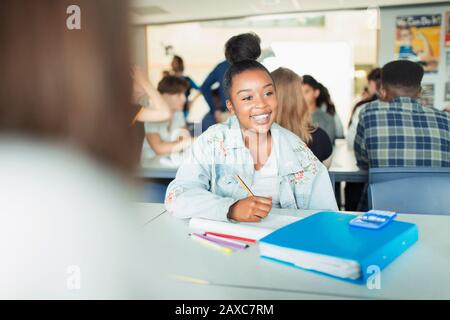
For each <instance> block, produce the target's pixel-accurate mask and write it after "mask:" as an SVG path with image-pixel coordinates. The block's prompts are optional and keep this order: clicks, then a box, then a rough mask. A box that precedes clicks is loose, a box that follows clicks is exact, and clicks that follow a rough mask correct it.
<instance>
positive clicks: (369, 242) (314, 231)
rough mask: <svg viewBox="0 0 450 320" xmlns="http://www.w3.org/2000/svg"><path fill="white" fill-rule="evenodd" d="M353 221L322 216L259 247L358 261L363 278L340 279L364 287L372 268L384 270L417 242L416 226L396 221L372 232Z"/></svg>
mask: <svg viewBox="0 0 450 320" xmlns="http://www.w3.org/2000/svg"><path fill="white" fill-rule="evenodd" d="M354 217H355V216H354V215H350V214H343V213H337V212H319V213H316V214H313V215H311V216H309V217H307V218H305V219H302V220H299V221H297V222H294V223H292V224H290V225H287V226H285V227H283V228H280V229H278V230H276V231H274V232H272V233H271V234H269V235H267V236H266V237H264V238H262V239H261V240H260V243H266V244H270V245H275V246H279V247H284V248H289V249H294V250H302V251H306V252H311V253H316V254H322V255H327V256H332V257H337V258H341V259H347V260H353V261H356V262H358V263H359V264H360V266H361V277H360V278H359V279H357V280H350V279H343V278H339V279H343V280H347V281H350V282H354V283H359V284H363V283H365V282H366V280H367V278H368V277H369V276H370V275H371V273H368V272H367V271H368V270H367V268H368V267H369V266H371V265H376V266H378V267H379V268H380V270H381V269H383V268H384V267H386V266H387V265H388V264H389V263H391V262H392V261H393V260H394V259H395V258H397V257H398V256H400V255H401V254H402V253H403V252H405V251H406V250H407V249H408V248H409V247H410V246H411V245H413V244H414V243H415V242H416V241H417V240H418V237H419V233H418V229H417V225H415V224H412V223H406V222H400V221H395V220H394V221H392V222H391V223H390V224H389V225H387V226H386V227H384V228H382V229H379V230H369V229H361V228H354V227H351V226H350V225H349V224H348V222H349V221H350V220H351V219H353V218H354ZM261 257H263V258H267V259H269V260H274V261H277V262H281V263H285V262H284V261H280V260H276V259H274V258H271V257H265V256H261ZM289 265H292V264H289ZM292 266H294V265H292Z"/></svg>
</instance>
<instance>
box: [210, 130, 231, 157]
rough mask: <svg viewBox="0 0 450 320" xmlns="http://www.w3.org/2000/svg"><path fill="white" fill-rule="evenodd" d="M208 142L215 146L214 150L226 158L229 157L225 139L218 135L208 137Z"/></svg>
mask: <svg viewBox="0 0 450 320" xmlns="http://www.w3.org/2000/svg"><path fill="white" fill-rule="evenodd" d="M207 142H208V143H209V144H211V145H213V147H214V149H215V150H217V151H220V152H221V153H222V154H223V155H224V156H225V157H226V156H227V155H228V151H227V149H226V148H225V142H224V138H223V137H219V136H217V135H214V136H211V137H208V139H207Z"/></svg>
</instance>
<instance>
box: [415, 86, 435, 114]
mask: <svg viewBox="0 0 450 320" xmlns="http://www.w3.org/2000/svg"><path fill="white" fill-rule="evenodd" d="M419 100H420V103H421V104H422V106H424V107H429V108H432V107H434V84H433V83H426V84H422V92H421V93H420V99H419Z"/></svg>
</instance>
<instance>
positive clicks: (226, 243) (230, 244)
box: [194, 233, 246, 249]
mask: <svg viewBox="0 0 450 320" xmlns="http://www.w3.org/2000/svg"><path fill="white" fill-rule="evenodd" d="M194 234H195V235H196V236H198V237H200V238H202V239H205V240H208V241H211V242H214V243H217V244H220V245H223V246H227V247H230V248H235V249H245V248H246V245H244V244H235V243H231V242H229V241H226V240H221V239H213V238H211V237H208V236H205V235H203V234H199V233H194Z"/></svg>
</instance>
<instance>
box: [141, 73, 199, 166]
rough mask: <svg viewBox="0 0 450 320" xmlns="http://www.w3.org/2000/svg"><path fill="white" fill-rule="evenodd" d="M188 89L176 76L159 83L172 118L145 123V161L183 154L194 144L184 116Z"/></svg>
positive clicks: (159, 88) (160, 91)
mask: <svg viewBox="0 0 450 320" xmlns="http://www.w3.org/2000/svg"><path fill="white" fill-rule="evenodd" d="M187 87H188V83H187V82H186V81H185V80H183V79H181V78H179V77H176V76H167V77H164V78H163V79H162V80H161V81H160V82H159V83H158V92H159V94H160V95H161V97H162V99H163V100H164V101H165V103H167V105H168V106H169V109H170V117H169V120H167V121H162V122H147V123H145V132H146V139H145V141H144V144H143V149H142V156H143V158H144V159H145V158H152V157H154V156H155V155H168V154H171V153H173V152H181V151H183V150H184V149H186V148H188V147H189V146H190V145H191V144H192V138H191V136H190V134H189V131H188V130H187V127H186V121H185V119H184V115H183V106H184V103H185V101H186V96H185V92H186V88H187Z"/></svg>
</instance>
